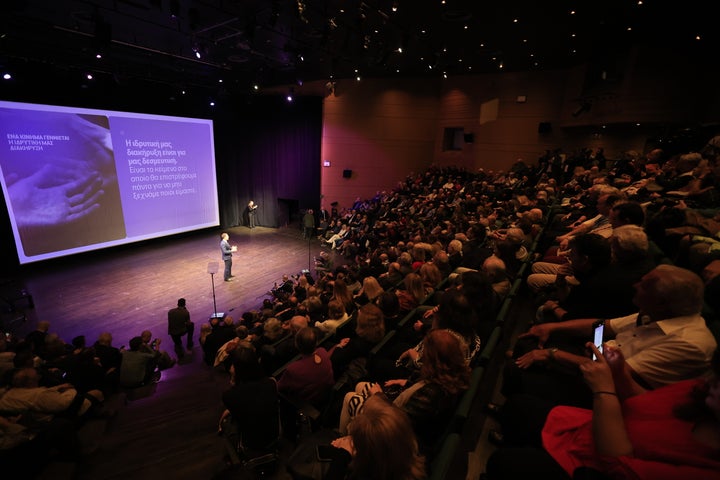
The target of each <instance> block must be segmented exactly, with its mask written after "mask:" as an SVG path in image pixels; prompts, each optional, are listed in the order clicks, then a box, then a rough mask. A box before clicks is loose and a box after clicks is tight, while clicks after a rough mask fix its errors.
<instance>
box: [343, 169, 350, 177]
mask: <svg viewBox="0 0 720 480" xmlns="http://www.w3.org/2000/svg"><path fill="white" fill-rule="evenodd" d="M350 177H352V170H343V178H350Z"/></svg>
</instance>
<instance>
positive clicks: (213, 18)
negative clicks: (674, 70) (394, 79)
mask: <svg viewBox="0 0 720 480" xmlns="http://www.w3.org/2000/svg"><path fill="white" fill-rule="evenodd" d="M394 6H396V7H397V9H396V10H394V9H393V7H394ZM573 8H576V9H577V10H576V11H573ZM706 8H707V7H706V6H705V4H704V3H701V2H699V0H688V1H685V2H682V4H681V5H678V3H677V2H658V1H645V2H638V1H635V2H632V1H619V0H609V1H584V2H577V1H575V2H573V1H569V0H559V1H553V2H537V1H530V0H519V1H500V2H487V1H479V0H446V1H442V0H432V1H425V0H376V1H373V0H366V1H359V0H265V1H261V0H202V1H201V0H95V1H90V0H28V1H20V0H4V1H3V2H2V4H1V6H0V68H2V69H4V70H12V69H13V68H14V69H16V70H18V71H19V70H21V69H24V68H27V69H40V70H41V71H46V72H50V73H52V74H59V72H66V73H67V74H68V75H71V74H77V75H81V74H84V72H95V75H96V76H109V77H111V78H112V79H113V81H115V82H117V83H122V82H129V81H133V82H135V81H149V82H153V83H160V84H167V85H170V86H174V87H179V88H180V87H182V86H195V87H199V88H217V86H218V84H219V83H220V81H221V80H222V83H223V88H225V89H227V90H228V91H247V89H248V88H250V87H251V86H252V85H253V84H256V83H257V84H260V85H262V86H272V85H283V84H292V83H295V82H303V81H309V80H318V79H330V78H336V79H337V78H349V77H355V76H356V75H359V76H361V77H388V76H440V75H443V74H447V75H464V74H475V73H486V72H497V71H501V70H503V71H524V70H533V69H552V68H563V67H567V66H572V65H577V64H581V63H584V62H593V61H603V59H604V58H606V57H610V56H613V55H615V54H618V53H622V52H623V51H627V50H629V49H630V48H631V47H632V46H634V45H636V44H639V43H645V44H651V45H664V46H667V47H671V48H674V49H683V50H687V51H689V52H693V53H692V54H696V55H698V56H699V57H700V56H701V55H703V54H705V53H708V52H712V51H713V49H712V48H711V47H715V46H716V45H715V43H716V40H717V34H716V33H715V29H713V28H712V26H711V23H710V18H711V16H710V15H708V14H707V12H706V11H705V9H706ZM698 35H700V40H698V39H697V38H696V37H697V36H698ZM196 52H197V53H199V55H200V57H199V58H198V57H197V56H196ZM98 53H100V54H101V55H102V58H96V55H97V54H98ZM700 58H701V57H700ZM51 70H54V71H55V72H54V73H53V72H51Z"/></svg>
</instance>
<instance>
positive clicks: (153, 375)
mask: <svg viewBox="0 0 720 480" xmlns="http://www.w3.org/2000/svg"><path fill="white" fill-rule="evenodd" d="M141 347H142V338H140V337H133V338H131V339H130V350H122V351H121V353H122V363H121V364H120V386H121V387H125V388H136V387H141V386H143V385H147V384H149V383H151V382H153V381H157V380H159V379H160V371H159V370H158V369H157V368H158V361H159V359H160V352H158V351H155V353H146V352H141V351H140V348H141Z"/></svg>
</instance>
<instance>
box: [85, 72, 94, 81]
mask: <svg viewBox="0 0 720 480" xmlns="http://www.w3.org/2000/svg"><path fill="white" fill-rule="evenodd" d="M85 78H87V79H88V80H92V79H93V76H92V73H88V74H87V75H85Z"/></svg>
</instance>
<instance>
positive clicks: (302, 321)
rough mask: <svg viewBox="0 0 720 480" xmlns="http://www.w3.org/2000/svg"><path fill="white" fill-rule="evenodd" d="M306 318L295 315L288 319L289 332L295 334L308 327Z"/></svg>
mask: <svg viewBox="0 0 720 480" xmlns="http://www.w3.org/2000/svg"><path fill="white" fill-rule="evenodd" d="M308 323H309V322H308V318H307V317H306V316H304V315H295V316H294V317H292V318H291V319H290V331H292V332H293V333H297V332H299V331H300V330H302V329H303V328H305V327H307V326H308Z"/></svg>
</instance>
